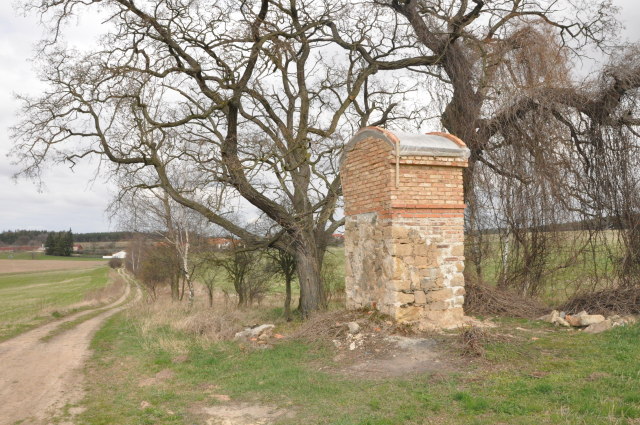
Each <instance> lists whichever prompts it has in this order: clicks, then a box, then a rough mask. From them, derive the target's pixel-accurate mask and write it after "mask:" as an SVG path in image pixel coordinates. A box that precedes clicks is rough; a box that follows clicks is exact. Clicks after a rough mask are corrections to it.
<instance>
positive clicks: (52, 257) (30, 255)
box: [0, 252, 106, 264]
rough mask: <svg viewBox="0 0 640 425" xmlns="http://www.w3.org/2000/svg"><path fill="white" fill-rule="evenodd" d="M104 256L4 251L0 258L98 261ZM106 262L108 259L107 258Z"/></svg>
mask: <svg viewBox="0 0 640 425" xmlns="http://www.w3.org/2000/svg"><path fill="white" fill-rule="evenodd" d="M101 259H102V257H81V256H75V255H74V256H72V257H60V256H57V255H45V254H44V253H43V252H34V253H31V252H2V253H0V260H58V261H96V260H101ZM105 264H106V260H105Z"/></svg>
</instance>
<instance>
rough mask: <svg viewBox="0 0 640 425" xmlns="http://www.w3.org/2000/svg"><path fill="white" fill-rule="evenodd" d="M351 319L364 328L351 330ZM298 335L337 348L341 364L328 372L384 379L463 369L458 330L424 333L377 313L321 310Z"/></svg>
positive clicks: (331, 367) (438, 373)
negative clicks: (454, 352) (456, 350)
mask: <svg viewBox="0 0 640 425" xmlns="http://www.w3.org/2000/svg"><path fill="white" fill-rule="evenodd" d="M348 322H356V323H357V324H358V325H359V328H360V329H359V331H358V332H356V333H350V332H349V327H348V324H347V323H348ZM292 337H293V338H300V339H303V340H306V341H309V342H316V343H320V344H324V345H330V346H332V347H333V348H334V349H335V351H334V353H335V354H334V357H333V361H334V362H335V363H336V365H331V366H324V367H325V368H326V370H327V371H329V372H332V373H338V374H341V375H347V376H353V377H357V378H364V379H382V378H390V377H402V376H407V375H415V374H423V373H432V374H436V375H441V374H446V373H451V372H456V371H459V370H461V368H463V363H464V359H462V358H461V356H460V353H457V355H452V353H451V347H452V346H454V345H455V344H456V337H457V333H455V332H454V333H434V332H431V333H430V332H418V331H416V330H415V329H413V328H411V327H408V326H407V325H402V324H396V323H394V322H392V321H391V320H389V318H388V317H386V316H384V315H382V314H380V313H378V312H375V311H337V312H330V313H320V314H317V315H316V316H314V317H313V318H311V319H310V320H309V321H307V322H306V323H305V324H303V325H302V326H301V327H300V328H299V329H298V331H297V332H295V333H294V334H293V335H292Z"/></svg>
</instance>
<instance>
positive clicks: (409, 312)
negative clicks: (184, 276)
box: [395, 305, 424, 323]
mask: <svg viewBox="0 0 640 425" xmlns="http://www.w3.org/2000/svg"><path fill="white" fill-rule="evenodd" d="M423 311H424V309H423V308H422V307H418V306H414V305H409V306H406V307H400V308H398V309H397V310H396V315H395V319H396V320H397V321H398V322H400V323H406V322H416V321H418V320H420V317H421V315H422V313H423Z"/></svg>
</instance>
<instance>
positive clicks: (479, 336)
mask: <svg viewBox="0 0 640 425" xmlns="http://www.w3.org/2000/svg"><path fill="white" fill-rule="evenodd" d="M487 341H488V335H487V332H486V331H485V330H484V329H482V328H479V327H477V326H468V327H465V328H463V329H462V331H461V332H460V336H459V342H460V345H461V346H462V355H463V356H464V357H484V354H485V348H484V345H485V344H486V343H487Z"/></svg>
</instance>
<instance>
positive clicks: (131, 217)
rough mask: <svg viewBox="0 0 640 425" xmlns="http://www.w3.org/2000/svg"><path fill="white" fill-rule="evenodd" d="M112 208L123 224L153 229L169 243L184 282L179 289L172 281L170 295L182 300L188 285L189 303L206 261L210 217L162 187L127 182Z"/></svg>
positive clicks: (151, 230) (140, 229) (142, 229)
mask: <svg viewBox="0 0 640 425" xmlns="http://www.w3.org/2000/svg"><path fill="white" fill-rule="evenodd" d="M124 181H125V180H121V182H124ZM143 186H144V185H143ZM111 209H112V211H113V214H115V215H117V216H118V218H119V220H120V223H121V226H125V227H128V228H129V229H133V230H136V231H138V232H140V231H144V232H147V233H153V234H155V235H156V236H157V237H158V238H159V239H160V240H161V241H163V243H164V244H166V245H167V246H168V247H170V249H171V250H172V252H173V254H174V255H175V257H176V260H177V264H178V267H179V270H180V280H181V286H182V289H180V283H179V282H173V283H172V285H171V295H172V297H173V299H180V300H182V298H183V296H184V293H185V287H186V290H188V294H189V295H188V301H189V304H190V305H191V304H193V300H194V296H195V288H194V278H195V275H196V271H197V269H198V268H199V267H200V266H202V264H203V262H205V261H206V258H205V257H204V256H203V255H201V254H202V251H203V249H204V247H205V245H206V241H205V239H206V232H207V231H208V229H207V225H208V223H207V221H206V220H205V219H204V218H203V217H202V216H201V215H200V214H198V213H196V212H194V211H193V210H190V209H188V208H186V207H184V206H183V205H181V204H178V203H177V202H175V201H174V200H173V199H171V198H170V197H169V195H168V194H167V193H166V192H165V191H164V190H163V189H162V188H154V189H146V188H139V187H135V186H132V185H129V186H125V187H123V190H122V191H121V193H120V196H118V198H117V201H116V202H114V204H113V205H112V207H111Z"/></svg>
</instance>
